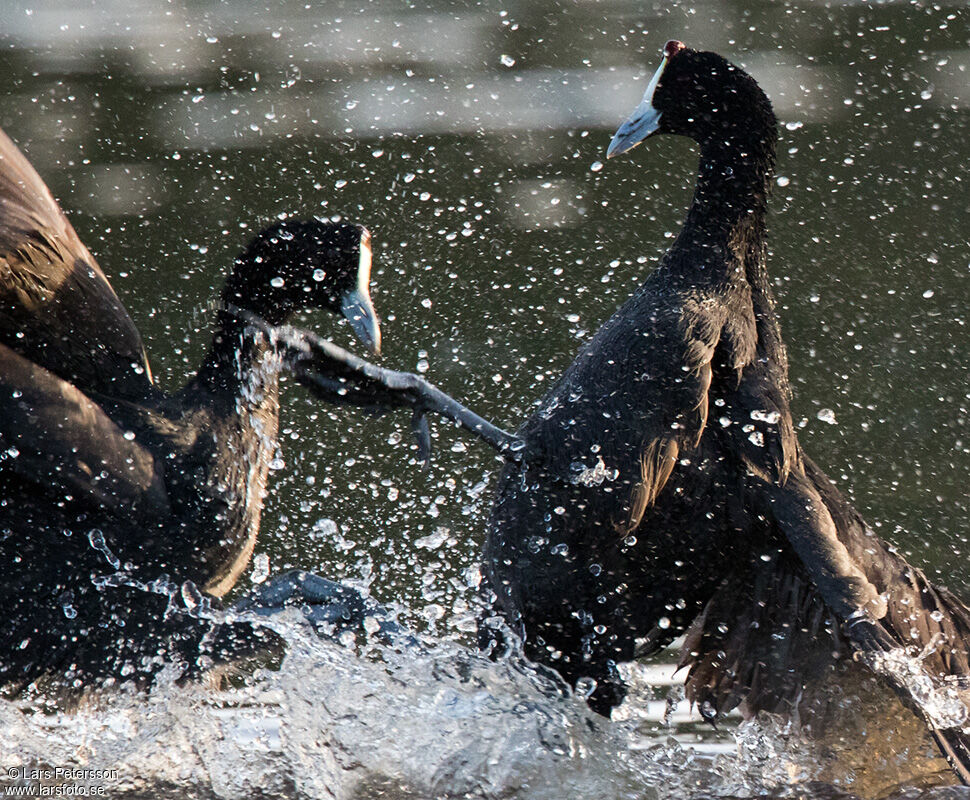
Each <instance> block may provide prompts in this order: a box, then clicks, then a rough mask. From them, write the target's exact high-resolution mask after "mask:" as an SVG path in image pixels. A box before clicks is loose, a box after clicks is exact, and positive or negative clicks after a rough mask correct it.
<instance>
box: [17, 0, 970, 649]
mask: <svg viewBox="0 0 970 800" xmlns="http://www.w3.org/2000/svg"><path fill="white" fill-rule="evenodd" d="M78 6H80V8H79V7H78ZM965 9H966V6H965V4H964V3H963V2H950V3H941V4H937V5H932V6H928V4H924V3H919V4H915V3H914V4H909V3H903V2H897V3H892V2H890V3H881V4H870V3H864V2H811V1H810V0H800V2H740V1H734V0H707V1H706V2H694V3H675V2H655V3H633V2H609V3H599V2H593V1H592V0H590V1H588V2H563V3H559V2H557V3H552V2H507V3H503V2H498V0H495V1H494V2H493V1H492V0H486V1H485V2H481V3H471V2H427V3H398V2H390V0H387V1H386V2H372V3H349V2H334V1H333V0H331V1H330V2H325V3H314V4H312V7H310V8H307V7H305V5H304V3H302V2H279V3H274V4H271V5H270V6H267V4H266V3H265V2H246V1H245V0H238V1H237V2H224V3H217V2H190V0H181V1H180V2H172V3H157V2H153V1H152V0H126V1H125V2H86V3H84V4H78V3H75V2H67V0H64V1H63V2H36V3H35V2H26V3H25V2H19V0H18V2H8V3H4V4H3V5H2V7H0V41H2V43H3V48H2V51H0V65H2V69H3V74H4V75H5V80H4V89H3V92H4V97H3V99H2V101H0V124H2V126H3V127H4V128H5V129H6V130H7V131H8V132H9V133H10V135H11V136H12V137H13V138H14V139H15V140H16V141H17V142H18V143H19V144H21V145H22V146H23V147H24V148H25V149H26V150H27V152H28V154H29V157H30V158H31V160H32V161H33V162H34V164H35V165H36V166H37V168H38V170H39V171H40V173H41V174H42V176H43V177H44V178H45V179H46V180H47V181H48V182H49V184H50V186H51V188H52V189H53V191H54V193H55V195H56V196H57V197H58V198H59V199H60V200H61V202H62V204H63V206H64V207H65V209H66V210H67V211H68V213H69V215H70V217H71V219H72V221H73V222H74V224H75V225H76V227H77V228H78V230H79V232H80V233H81V236H82V238H83V239H84V240H85V242H86V243H87V244H88V246H89V247H90V248H91V250H92V251H93V252H94V253H95V255H96V256H97V257H98V259H99V261H100V263H101V265H102V267H103V268H104V269H105V272H106V273H107V274H108V275H109V276H110V278H111V280H112V282H113V284H114V286H115V288H116V290H117V291H118V293H119V294H120V295H121V297H122V299H123V300H124V302H125V303H126V305H127V307H128V309H129V310H130V312H131V314H132V316H133V317H134V319H135V321H136V323H137V324H138V326H139V327H140V329H141V331H142V332H143V334H144V336H145V340H146V345H147V347H148V350H149V354H150V358H151V360H152V363H153V366H154V369H155V371H156V374H157V376H158V377H159V379H160V381H161V383H162V384H163V385H164V386H166V387H168V388H171V387H174V386H177V385H179V384H181V383H182V382H183V381H184V380H185V379H186V377H187V376H188V375H189V374H190V373H191V370H192V368H193V366H194V365H195V364H197V363H198V360H199V358H200V356H201V352H202V350H203V349H204V347H205V344H206V342H207V338H208V329H207V327H206V324H207V321H208V320H209V318H210V316H211V314H210V312H209V311H208V310H207V309H206V304H207V303H209V301H211V300H213V299H214V298H215V297H216V296H217V294H218V289H219V287H220V286H221V276H222V275H223V274H224V272H225V270H226V269H227V267H228V265H229V264H230V262H231V259H232V257H233V255H234V254H235V252H236V251H237V250H238V249H239V248H240V247H241V246H242V244H243V243H244V242H245V241H246V239H247V238H248V237H249V236H250V235H251V234H252V232H253V231H254V230H255V229H257V228H258V227H260V226H262V225H264V224H266V223H267V222H268V221H270V220H271V219H272V218H273V217H275V216H276V215H279V214H293V215H313V214H323V215H331V214H340V215H344V216H346V217H349V218H352V219H355V220H359V221H361V222H364V223H365V224H367V225H368V226H369V227H370V228H371V230H372V231H373V233H374V237H375V241H376V242H377V243H378V247H377V250H376V251H375V265H376V273H375V278H376V288H375V292H374V300H375V303H376V304H377V306H378V309H379V311H381V313H382V316H383V318H384V337H385V350H384V354H383V357H382V359H381V363H382V364H384V365H386V366H390V367H393V368H397V369H412V370H413V369H417V370H425V369H426V370H427V377H429V378H430V379H431V380H432V381H434V382H435V383H437V384H438V385H439V386H441V387H442V388H443V389H445V390H446V391H448V392H450V393H452V394H454V395H456V396H458V397H460V398H464V399H465V400H466V401H467V402H468V403H469V404H470V405H471V406H472V407H474V408H475V409H476V410H477V411H479V412H480V413H482V414H483V415H485V416H488V417H490V418H491V419H493V420H494V421H496V422H497V423H499V424H502V425H504V426H507V427H509V428H514V427H515V426H516V425H517V424H518V422H519V421H520V420H521V419H522V418H523V417H524V416H525V415H526V414H527V413H528V411H529V408H530V405H531V403H532V402H533V401H534V400H536V399H538V397H539V396H540V395H541V394H542V393H543V391H544V388H545V386H546V385H547V384H548V382H549V381H550V380H551V379H553V378H554V377H555V376H556V375H558V374H559V373H560V372H561V371H562V369H563V368H564V367H565V366H566V365H567V364H568V363H569V362H570V361H571V359H572V358H573V355H574V353H575V351H576V350H577V348H578V347H579V345H580V343H581V341H582V340H584V339H585V338H586V337H587V336H588V335H589V334H590V333H591V332H592V331H594V330H595V329H596V328H597V327H598V326H599V325H600V324H601V323H602V322H603V321H604V320H605V319H606V318H607V317H608V316H609V314H610V313H611V312H612V311H613V310H614V309H615V308H616V307H617V306H618V305H619V304H620V303H622V302H623V300H625V299H626V297H627V296H628V295H629V293H630V292H631V291H632V290H633V288H634V287H635V286H636V285H637V283H638V282H639V281H640V280H642V279H643V277H644V276H646V274H647V273H648V272H649V271H650V269H651V268H652V265H653V264H654V262H655V260H656V259H657V257H658V256H659V255H660V254H661V253H662V252H663V251H664V249H665V248H666V247H667V245H668V244H669V241H668V240H669V239H670V238H671V237H672V236H673V235H674V234H675V232H676V231H677V230H678V229H679V227H680V224H681V220H682V217H683V213H684V209H685V207H686V204H687V202H688V200H689V196H690V192H691V188H692V185H693V179H694V170H695V167H696V153H695V152H694V150H693V149H692V147H691V145H690V143H689V142H687V141H686V140H674V139H669V138H667V139H659V140H651V141H650V142H648V143H647V144H645V145H644V146H643V147H641V148H639V149H638V150H637V151H636V152H634V153H632V154H630V155H629V156H628V157H624V158H620V159H617V160H615V161H611V162H609V163H608V164H605V163H604V162H605V158H604V151H605V148H606V145H607V143H608V142H609V138H610V135H611V133H612V131H613V130H614V129H615V128H616V126H617V125H618V123H619V122H621V121H622V120H623V119H624V118H625V117H626V115H627V113H628V112H629V111H630V110H631V109H632V107H633V106H634V105H635V104H636V102H637V101H638V100H639V97H640V95H641V93H642V91H643V89H644V87H645V85H646V81H647V79H648V77H649V75H650V74H651V73H652V71H653V70H654V68H655V66H656V63H657V61H658V51H659V48H660V47H661V46H662V45H663V43H664V41H665V40H666V39H668V38H680V39H683V40H684V41H686V42H687V43H688V44H689V45H690V46H693V47H696V48H699V49H712V50H717V51H719V52H721V53H723V54H724V55H726V56H728V57H729V58H731V59H733V60H735V61H737V62H738V63H740V64H742V65H744V66H745V67H746V68H748V69H749V70H750V71H751V72H752V73H753V74H754V75H755V77H756V78H757V79H758V80H759V81H760V82H761V84H762V86H763V87H764V88H765V89H766V91H767V92H768V94H769V96H770V97H771V98H772V100H773V101H774V103H775V107H776V110H777V112H778V115H779V118H780V119H781V120H782V122H783V126H782V141H781V143H780V146H779V159H778V176H779V177H778V182H777V183H778V185H777V186H776V189H775V195H774V200H773V203H772V215H771V220H770V228H771V247H772V250H773V254H772V257H771V262H770V268H771V271H772V275H773V277H774V282H775V286H776V290H777V293H778V296H779V302H780V313H781V316H782V322H783V330H784V334H785V337H786V339H787V342H788V345H789V353H790V359H791V372H792V377H793V386H794V391H795V399H794V409H795V412H796V417H797V418H801V419H802V429H801V432H800V435H801V437H802V442H803V444H804V445H805V447H806V449H807V450H808V451H809V452H810V453H811V455H812V456H813V458H815V459H816V460H817V461H818V462H819V463H820V464H821V465H822V466H823V467H824V468H825V469H826V470H827V471H828V472H829V474H830V475H831V476H832V477H833V478H836V479H837V480H838V481H839V483H840V485H841V487H842V488H843V489H845V490H847V491H848V492H849V494H850V495H851V496H852V497H853V498H854V501H855V503H856V504H857V505H858V507H859V508H860V509H861V510H862V511H863V512H864V514H865V515H866V517H867V518H868V520H869V521H870V522H871V523H872V524H874V525H875V526H876V527H877V529H878V530H879V531H880V532H881V533H882V534H883V535H884V536H886V537H887V538H888V539H890V540H891V541H892V542H894V543H895V544H896V545H898V546H899V547H900V548H901V549H902V550H904V551H906V552H907V553H908V554H909V556H910V557H911V560H912V561H914V562H915V563H917V564H920V565H924V566H926V567H927V568H928V570H929V571H930V572H931V573H932V574H934V576H935V577H936V578H938V579H939V580H941V581H942V582H944V583H947V584H949V585H950V586H951V587H953V588H955V589H957V590H958V591H961V592H963V593H964V594H965V595H967V594H968V593H970V566H968V564H967V559H966V553H967V551H968V547H967V532H968V523H967V520H966V516H967V514H966V510H967V473H968V467H970V419H968V407H970V399H968V398H970V393H968V380H967V378H968V375H967V361H968V358H967V356H968V339H967V328H966V324H967V311H966V306H967V298H968V296H970V243H968V240H967V235H966V233H967V230H968V227H967V214H968V210H970V172H968V168H967V166H966V165H967V164H968V163H970V49H968V47H970V43H968V37H970V12H968V11H966V10H965ZM301 323H302V324H306V325H308V326H311V327H315V329H316V330H318V331H320V332H322V333H324V334H326V335H330V334H331V333H332V335H333V336H334V337H335V339H337V340H338V341H339V342H341V343H343V344H347V343H349V341H350V340H349V337H348V335H347V328H346V326H344V325H341V326H339V327H338V326H336V325H334V323H332V322H331V320H330V319H322V318H319V317H307V318H304V319H302V320H301ZM355 347H356V346H355ZM284 389H285V396H284V419H283V425H282V427H283V429H284V433H285V435H284V436H283V442H282V456H283V460H284V462H285V467H283V468H281V469H279V470H278V471H277V472H276V474H275V476H274V478H275V480H274V484H273V490H272V494H271V496H270V497H269V498H268V501H267V512H266V516H265V522H264V526H263V531H264V532H263V538H262V540H261V543H260V544H258V545H257V553H262V554H265V555H268V557H269V564H270V570H271V572H276V571H278V570H280V569H282V568H284V567H287V566H290V565H300V566H302V567H306V568H310V569H315V570H317V571H320V572H322V573H325V574H327V575H329V576H331V577H336V578H354V579H362V580H364V581H366V582H368V583H369V584H370V587H371V591H372V593H373V594H374V595H376V596H377V597H379V598H382V599H385V600H387V599H397V600H400V601H401V602H402V603H404V604H405V605H406V606H407V607H409V608H410V609H411V611H410V612H409V613H410V614H411V621H412V622H420V620H421V619H422V618H424V620H426V621H427V623H428V625H430V626H431V627H432V628H434V629H436V630H437V631H438V633H439V634H447V633H449V632H451V633H456V634H457V633H460V632H461V631H463V630H468V629H469V625H470V620H471V616H472V614H471V612H470V611H469V610H467V608H466V604H467V602H468V601H469V599H470V597H471V594H472V593H471V592H470V591H469V589H468V584H469V583H471V582H473V578H474V576H473V574H470V573H469V572H468V570H469V568H473V566H474V564H475V560H476V557H477V553H478V549H479V546H480V543H481V537H482V533H481V531H482V527H483V521H484V516H485V514H486V512H487V508H488V503H489V495H490V491H491V484H490V483H489V480H490V478H491V477H492V476H494V474H495V473H496V471H497V468H498V462H497V461H496V459H495V458H494V457H493V455H492V454H491V453H490V452H489V451H487V450H486V449H485V448H484V447H482V446H480V445H478V444H474V443H471V442H470V441H469V442H467V445H466V443H465V440H463V439H462V438H461V437H459V436H458V435H457V434H456V433H455V432H453V431H452V430H450V429H446V428H443V427H442V426H440V425H438V426H436V431H437V433H438V435H437V438H436V456H435V461H434V464H433V465H432V467H431V469H430V470H429V471H428V472H422V471H420V470H419V469H418V468H417V467H416V466H415V464H414V460H413V459H414V451H413V449H412V448H411V444H410V435H409V432H408V425H407V423H408V420H407V416H406V415H394V416H389V417H386V418H381V419H373V418H367V417H364V416H362V415H361V414H359V413H357V412H354V411H352V410H351V411H346V410H339V411H333V410H331V409H328V408H325V407H320V406H319V405H318V404H317V403H315V402H314V401H312V400H311V399H310V398H309V397H308V396H307V395H306V394H305V393H304V391H303V390H302V389H300V388H299V387H296V386H292V385H290V386H287V387H284ZM330 521H332V522H330ZM264 558H265V556H264ZM243 582H244V583H248V579H245V578H244V580H243Z"/></svg>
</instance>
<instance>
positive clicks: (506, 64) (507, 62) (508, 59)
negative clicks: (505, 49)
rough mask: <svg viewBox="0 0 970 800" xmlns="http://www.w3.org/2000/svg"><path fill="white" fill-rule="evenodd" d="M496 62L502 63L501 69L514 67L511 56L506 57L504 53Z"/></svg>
mask: <svg viewBox="0 0 970 800" xmlns="http://www.w3.org/2000/svg"><path fill="white" fill-rule="evenodd" d="M498 60H499V61H501V62H502V66H503V67H514V66H515V59H514V58H512V56H510V55H508V54H506V53H502V55H500V56H499V59H498Z"/></svg>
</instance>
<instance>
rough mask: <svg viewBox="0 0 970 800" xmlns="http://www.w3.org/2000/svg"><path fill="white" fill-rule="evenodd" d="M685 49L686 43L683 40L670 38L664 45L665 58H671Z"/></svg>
mask: <svg viewBox="0 0 970 800" xmlns="http://www.w3.org/2000/svg"><path fill="white" fill-rule="evenodd" d="M686 49H687V45H686V44H684V43H683V42H679V41H677V40H676V39H671V40H670V41H669V42H667V44H665V45H664V55H665V56H667V58H673V57H674V56H675V55H677V54H678V53H679V52H680V51H681V50H686Z"/></svg>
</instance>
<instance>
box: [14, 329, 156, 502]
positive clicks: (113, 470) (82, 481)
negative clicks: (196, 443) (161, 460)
mask: <svg viewBox="0 0 970 800" xmlns="http://www.w3.org/2000/svg"><path fill="white" fill-rule="evenodd" d="M0 397H2V398H3V405H2V409H0V410H2V413H0V455H2V460H0V471H10V472H13V473H15V474H16V475H18V476H20V478H21V479H22V481H26V482H28V483H33V484H35V485H39V486H40V487H41V488H42V490H43V498H44V500H43V502H45V503H48V504H51V503H55V502H58V501H60V502H64V501H66V500H69V501H70V502H76V503H80V504H82V505H83V504H87V505H89V506H90V507H92V508H97V509H101V510H106V511H109V512H116V513H120V514H123V515H125V516H129V515H132V514H134V515H138V516H140V515H145V516H146V517H149V518H152V519H155V520H157V519H158V518H159V517H160V516H163V515H166V514H167V513H168V512H169V505H168V496H167V493H166V490H165V482H164V474H163V471H162V468H161V467H160V466H159V465H158V464H157V463H156V461H155V458H154V457H153V456H152V454H151V453H150V452H149V451H148V450H146V449H144V448H143V447H142V446H141V445H139V444H138V443H137V442H136V441H134V438H133V436H132V434H130V433H128V434H127V436H126V432H125V431H123V430H122V429H121V428H119V427H118V425H117V424H115V423H114V422H113V421H112V420H111V419H110V418H108V416H107V415H106V414H105V413H104V411H103V410H102V409H101V407H100V406H98V405H97V404H96V403H93V402H92V401H91V400H90V399H89V398H88V397H86V396H85V395H84V394H83V393H82V392H80V391H79V390H78V388H77V387H76V386H74V385H73V384H70V383H68V382H67V381H65V380H62V379H61V378H59V377H57V376H56V375H54V374H53V373H52V372H49V371H48V370H46V369H44V368H43V367H41V366H38V365H37V364H35V363H34V362H32V361H29V360H28V359H26V358H24V357H23V356H21V355H19V354H18V353H15V352H14V351H13V350H11V349H10V348H9V347H6V346H4V345H2V344H0ZM52 488H53V489H54V490H56V491H55V492H51V489H52ZM3 499H4V500H5V501H6V502H7V503H9V504H12V506H16V505H17V504H18V502H25V500H24V499H18V498H16V497H9V496H5V497H4V498H3Z"/></svg>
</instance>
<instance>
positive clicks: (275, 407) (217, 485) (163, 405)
mask: <svg viewBox="0 0 970 800" xmlns="http://www.w3.org/2000/svg"><path fill="white" fill-rule="evenodd" d="M369 274H370V249H369V234H367V232H366V231H365V230H364V229H363V228H360V227H358V226H356V225H348V224H331V223H325V222H318V221H309V222H297V221H284V222H280V223H277V224H275V225H273V226H272V227H270V228H268V229H266V230H265V231H263V232H262V233H261V234H260V235H259V236H257V237H256V238H255V239H254V240H253V242H252V243H251V244H250V245H249V246H248V248H247V249H246V250H245V251H244V252H243V253H242V254H241V255H240V256H239V257H238V258H237V260H236V263H235V266H234V269H233V271H232V273H231V275H230V277H229V278H228V280H227V283H226V287H225V289H224V291H223V295H222V303H221V305H220V309H219V311H218V325H217V331H216V333H215V335H214V338H213V341H212V345H211V347H210V349H209V352H208V354H207V355H206V357H205V359H204V361H203V363H202V365H201V367H200V368H199V371H198V374H197V375H196V376H195V378H193V379H192V380H191V381H190V382H189V383H188V385H187V386H185V388H183V389H182V390H181V391H179V392H177V393H176V394H171V395H169V394H165V393H163V392H162V391H160V390H159V389H158V388H157V387H156V386H155V385H154V384H153V382H152V378H151V372H150V370H149V366H148V361H147V359H146V356H145V352H144V348H143V346H142V341H141V337H140V336H139V334H138V331H137V329H136V328H135V326H134V324H133V323H132V321H131V319H130V318H129V316H128V315H127V313H126V312H125V310H124V307H123V306H122V304H121V302H120V300H119V299H118V297H117V296H116V295H115V293H114V291H113V290H112V289H111V286H110V285H109V283H108V281H107V279H106V278H105V276H104V274H103V273H102V272H101V270H100V269H99V267H98V265H97V263H96V262H95V260H94V259H93V257H92V256H91V254H90V253H89V252H88V251H87V249H86V248H85V247H84V245H83V244H82V243H81V242H80V240H79V239H78V237H77V235H76V234H75V232H74V230H73V228H72V227H71V225H70V223H69V222H68V221H67V219H66V218H65V217H64V215H63V213H62V212H61V210H60V209H59V208H58V206H57V204H56V202H55V201H54V199H53V198H52V197H51V195H50V193H49V192H48V190H47V188H46V187H45V186H44V184H43V182H42V181H41V179H40V178H39V177H38V175H37V174H36V172H34V170H33V169H32V168H31V166H30V164H29V163H28V162H27V160H26V159H25V158H24V157H23V155H22V154H21V153H20V152H19V151H18V150H17V148H16V147H15V146H14V145H13V143H12V142H11V141H10V140H9V139H8V138H7V137H6V136H5V135H3V134H2V133H0V572H2V574H3V581H2V582H0V609H2V611H0V686H5V687H7V688H8V689H11V688H12V689H17V688H20V687H23V686H25V685H27V684H29V683H30V682H31V681H35V680H36V679H38V678H40V677H41V676H44V675H47V674H50V675H62V676H66V678H67V683H68V684H69V685H70V684H72V683H76V684H77V685H80V684H83V683H87V682H88V681H89V680H90V679H94V678H102V677H107V676H116V677H124V676H127V675H137V674H139V673H151V672H153V671H155V670H156V669H157V668H158V667H159V666H160V664H161V661H160V660H157V659H155V656H157V655H159V654H163V653H164V652H165V650H166V647H167V645H166V644H165V642H166V640H167V637H169V636H171V637H174V639H173V641H175V642H176V644H175V645H174V647H175V649H178V646H179V645H178V644H177V643H178V641H180V640H184V641H189V640H191V641H192V642H194V643H196V644H197V643H198V640H199V636H200V630H201V631H202V632H204V633H205V632H208V631H209V627H211V626H209V625H208V623H205V622H204V621H202V620H200V619H199V613H200V611H204V610H205V607H206V602H205V596H204V595H203V594H202V593H200V590H201V592H204V594H205V595H206V596H209V597H219V596H221V595H223V594H224V593H225V592H226V591H228V590H229V589H230V588H231V587H232V585H233V583H234V582H235V581H236V579H237V578H238V577H239V575H240V573H241V572H242V571H243V569H244V568H245V566H246V564H247V563H248V560H249V557H250V554H251V553H252V549H253V545H254V542H255V537H256V534H257V531H258V528H259V518H260V511H261V506H262V499H263V495H264V492H265V489H266V482H267V476H268V471H269V464H270V461H271V459H272V457H273V455H274V453H275V449H276V446H277V443H276V442H277V423H278V414H279V402H278V393H279V382H278V375H279V371H280V368H281V354H280V353H279V351H278V348H277V346H276V344H275V342H272V341H271V333H267V331H266V330H265V329H261V328H260V327H259V326H258V325H257V326H254V325H252V324H250V323H251V319H252V318H253V317H256V318H259V319H261V320H264V321H265V322H264V323H262V324H263V325H266V326H267V327H268V326H275V325H279V324H281V323H283V322H284V321H285V319H286V318H287V317H289V316H290V314H291V313H293V312H294V311H297V310H299V309H302V308H311V307H315V308H323V309H326V310H328V311H333V312H341V311H342V312H343V313H345V314H346V315H347V316H348V318H350V320H351V324H352V325H353V326H354V328H355V330H356V331H357V332H358V333H359V334H360V335H361V336H362V338H364V339H365V341H367V342H368V343H369V344H370V345H371V346H372V347H373V348H375V349H376V348H377V347H378V345H379V331H378V328H377V318H376V316H375V315H374V312H373V308H372V306H371V303H370V298H369V295H368V289H367V284H368V280H369ZM196 587H197V588H196ZM191 620H195V621H196V623H198V624H194V623H192V622H191ZM200 626H201V627H200ZM224 634H227V631H225V630H222V631H221V633H220V632H213V633H212V634H211V638H212V642H211V643H210V644H212V645H213V647H216V648H217V649H218V646H219V645H218V644H217V642H216V640H218V639H219V637H220V636H223V635H224ZM194 655H198V652H195V653H194ZM187 657H188V658H190V659H191V658H193V654H192V653H191V652H189V653H187ZM153 659H154V660H153Z"/></svg>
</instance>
